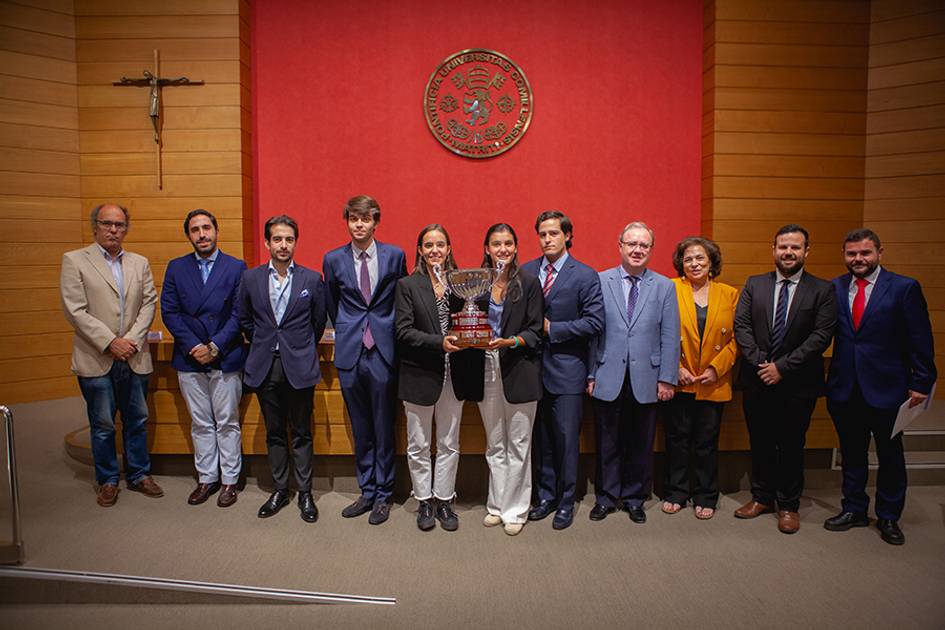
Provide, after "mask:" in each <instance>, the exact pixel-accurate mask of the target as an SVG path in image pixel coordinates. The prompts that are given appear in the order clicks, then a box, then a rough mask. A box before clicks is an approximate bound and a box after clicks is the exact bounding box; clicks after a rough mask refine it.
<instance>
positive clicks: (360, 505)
mask: <svg viewBox="0 0 945 630" xmlns="http://www.w3.org/2000/svg"><path fill="white" fill-rule="evenodd" d="M372 509H374V501H373V500H372V499H367V498H365V497H358V498H357V499H356V500H355V501H354V503H352V504H351V505H349V506H348V507H346V508H345V509H343V510H341V516H343V517H344V518H355V517H357V516H361V515H362V514H367V513H368V512H370V511H371V510H372Z"/></svg>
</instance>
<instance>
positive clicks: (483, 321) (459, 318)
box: [446, 269, 499, 348]
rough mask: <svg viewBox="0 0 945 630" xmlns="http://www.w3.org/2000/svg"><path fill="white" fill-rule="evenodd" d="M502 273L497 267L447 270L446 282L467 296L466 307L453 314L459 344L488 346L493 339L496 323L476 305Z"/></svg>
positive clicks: (467, 346) (455, 292)
mask: <svg viewBox="0 0 945 630" xmlns="http://www.w3.org/2000/svg"><path fill="white" fill-rule="evenodd" d="M498 273H499V272H497V271H496V270H495V269H455V270H453V271H450V272H449V273H447V274H446V283H447V284H448V285H449V288H450V291H451V292H452V293H454V294H455V295H458V296H459V297H461V298H463V300H464V301H465V303H464V304H463V310H461V311H460V312H458V313H453V314H452V315H451V316H450V317H451V318H452V321H453V327H452V328H451V329H450V334H451V335H455V336H456V338H457V341H456V342H455V345H457V346H459V347H461V348H469V347H476V348H484V347H486V346H488V345H489V341H490V340H491V339H492V327H491V326H489V315H488V313H483V312H482V311H481V310H479V308H478V307H477V306H476V300H477V299H479V298H480V297H482V296H483V295H485V294H486V293H488V292H489V291H490V290H491V289H492V283H493V282H495V279H496V277H497V276H498Z"/></svg>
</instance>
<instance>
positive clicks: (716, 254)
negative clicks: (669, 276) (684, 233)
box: [673, 236, 722, 278]
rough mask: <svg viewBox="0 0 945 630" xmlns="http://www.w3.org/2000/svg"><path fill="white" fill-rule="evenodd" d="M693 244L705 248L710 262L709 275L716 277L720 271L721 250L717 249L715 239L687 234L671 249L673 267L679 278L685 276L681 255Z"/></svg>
mask: <svg viewBox="0 0 945 630" xmlns="http://www.w3.org/2000/svg"><path fill="white" fill-rule="evenodd" d="M694 245H698V246H699V247H701V248H702V249H704V250H705V253H706V255H707V256H708V257H709V263H710V267H709V277H710V278H717V277H718V276H719V274H721V273H722V250H720V249H719V246H718V245H717V244H716V243H715V241H713V240H712V239H710V238H705V237H702V236H688V237H686V238H684V239H683V240H681V241H679V243H678V244H677V245H676V249H675V250H674V251H673V267H674V268H675V269H676V273H678V274H679V277H680V278H685V277H686V270H685V269H684V268H683V255H684V254H685V253H686V250H687V249H689V248H690V247H693V246H694Z"/></svg>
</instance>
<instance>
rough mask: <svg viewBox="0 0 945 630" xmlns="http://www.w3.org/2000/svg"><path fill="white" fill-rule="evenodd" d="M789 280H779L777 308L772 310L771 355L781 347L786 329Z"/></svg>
mask: <svg viewBox="0 0 945 630" xmlns="http://www.w3.org/2000/svg"><path fill="white" fill-rule="evenodd" d="M790 284H791V281H790V280H787V279H785V280H782V281H781V292H780V293H779V294H778V308H777V310H775V312H774V329H773V330H772V331H771V352H770V355H771V357H773V356H774V354H775V353H776V352H777V351H778V350H779V349H780V348H781V344H782V343H784V333H785V332H786V329H787V311H788V287H789V286H790Z"/></svg>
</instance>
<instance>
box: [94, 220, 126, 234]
mask: <svg viewBox="0 0 945 630" xmlns="http://www.w3.org/2000/svg"><path fill="white" fill-rule="evenodd" d="M95 223H97V224H98V225H100V226H102V227H103V228H105V229H106V230H111V229H112V228H114V229H116V230H118V231H119V232H124V231H125V230H126V229H128V224H127V223H124V222H121V221H99V220H96V221H95Z"/></svg>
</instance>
